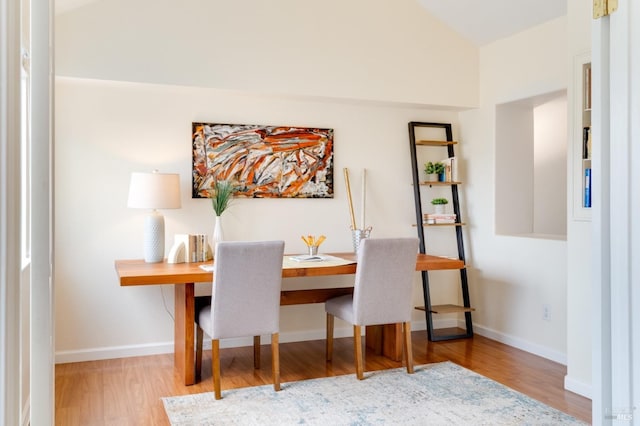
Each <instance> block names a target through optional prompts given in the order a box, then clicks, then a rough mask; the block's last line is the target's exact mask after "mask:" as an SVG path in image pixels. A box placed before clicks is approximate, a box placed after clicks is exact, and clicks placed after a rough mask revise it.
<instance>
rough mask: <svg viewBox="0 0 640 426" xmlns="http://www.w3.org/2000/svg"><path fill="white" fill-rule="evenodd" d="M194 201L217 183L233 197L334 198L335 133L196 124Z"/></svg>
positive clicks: (256, 126)
mask: <svg viewBox="0 0 640 426" xmlns="http://www.w3.org/2000/svg"><path fill="white" fill-rule="evenodd" d="M192 150H193V171H192V179H193V181H192V183H193V188H192V191H193V192H192V198H210V196H211V188H212V187H213V184H214V182H216V181H217V180H229V181H232V182H233V184H234V186H235V190H234V196H240V197H251V198H333V129H317V128H307V127H289V126H261V125H254V124H215V123H192Z"/></svg>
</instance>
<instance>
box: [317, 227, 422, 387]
mask: <svg viewBox="0 0 640 426" xmlns="http://www.w3.org/2000/svg"><path fill="white" fill-rule="evenodd" d="M418 248H419V246H418V239H417V238H365V239H363V240H362V241H361V243H360V248H359V249H358V268H357V270H356V277H355V285H354V289H353V294H352V295H346V296H339V297H334V298H332V299H329V300H327V301H326V303H325V311H326V312H327V341H326V350H327V361H331V358H332V352H333V328H334V317H338V318H340V319H343V320H345V321H347V322H348V323H350V324H353V339H354V353H355V364H356V375H357V377H358V379H359V380H362V379H363V378H364V366H363V362H362V337H361V330H362V328H361V327H363V326H369V325H382V324H397V323H401V324H402V328H403V352H404V353H403V358H404V361H405V363H406V366H407V372H408V373H409V374H411V373H413V355H412V348H411V312H412V310H413V307H412V298H413V297H412V294H413V281H414V280H413V279H414V275H415V270H416V256H417V254H418Z"/></svg>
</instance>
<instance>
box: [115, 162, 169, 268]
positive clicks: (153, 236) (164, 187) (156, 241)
mask: <svg viewBox="0 0 640 426" xmlns="http://www.w3.org/2000/svg"><path fill="white" fill-rule="evenodd" d="M127 206H128V207H130V208H136V209H151V211H150V212H149V215H148V216H147V217H146V218H145V222H144V260H145V262H148V263H157V262H162V260H163V259H164V216H162V214H161V213H160V212H158V211H157V210H156V209H179V208H180V206H181V204H180V175H178V174H175V173H158V171H157V170H154V171H153V173H139V172H135V173H132V174H131V182H130V184H129V199H128V202H127Z"/></svg>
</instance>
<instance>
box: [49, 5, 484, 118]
mask: <svg viewBox="0 0 640 426" xmlns="http://www.w3.org/2000/svg"><path fill="white" fill-rule="evenodd" d="M56 44H57V46H59V48H58V49H56V73H57V74H58V75H65V76H75V77H83V78H86V77H89V78H99V79H106V80H122V81H137V82H152V83H168V84H179V85H190V86H205V87H217V88H227V89H236V90H247V91H250V92H270V93H288V94H295V95H319V96H334V97H340V98H354V99H369V100H385V101H400V102H415V103H419V104H426V105H446V106H455V107H459V106H475V105H477V96H478V92H477V84H478V72H477V70H478V56H477V55H478V51H477V49H476V48H475V47H474V46H473V45H472V44H471V43H470V42H468V41H467V40H465V39H463V38H462V37H461V36H460V35H458V34H457V33H454V32H453V31H452V30H450V29H449V28H447V27H445V26H444V25H443V24H442V23H441V22H440V21H438V20H437V19H435V18H434V17H433V16H431V15H429V14H428V13H427V12H426V10H425V9H424V8H422V7H421V6H420V5H419V4H418V2H417V1H416V0H394V1H392V2H390V1H388V0H349V1H343V0H323V1H299V0H270V1H263V0H240V1H231V0H226V1H202V0H181V1H180V2H174V1H167V0H162V1H157V0H136V1H133V2H132V1H129V0H109V1H97V2H94V3H92V4H89V5H88V6H85V7H82V8H79V9H76V10H74V11H72V12H69V13H67V14H63V15H61V16H59V17H58V18H57V19H56Z"/></svg>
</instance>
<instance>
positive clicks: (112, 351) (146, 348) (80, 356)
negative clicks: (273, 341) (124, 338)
mask: <svg viewBox="0 0 640 426" xmlns="http://www.w3.org/2000/svg"><path fill="white" fill-rule="evenodd" d="M451 326H452V325H447V324H439V323H438V327H451ZM411 329H412V330H413V331H419V330H425V329H426V327H425V322H424V321H414V322H412V323H411ZM351 333H353V329H352V328H351V327H336V329H335V330H334V336H335V337H336V338H340V337H351V335H352V334H351ZM325 338H326V331H325V329H324V328H323V329H317V330H306V331H293V332H281V333H280V343H289V342H305V341H309V340H322V339H325ZM268 339H269V336H262V341H263V342H269V340H268ZM251 345H253V338H251V337H245V338H238V339H225V340H222V341H221V342H220V347H221V348H237V347H243V346H251ZM203 348H204V349H211V341H210V340H209V339H205V341H204V343H203ZM166 353H173V342H158V343H148V344H143V345H128V346H113V347H102V348H92V349H81V350H76V351H58V352H56V355H55V359H56V364H65V363H69V362H83V361H98V360H103V359H114V358H129V357H135V356H146V355H159V354H166Z"/></svg>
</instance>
